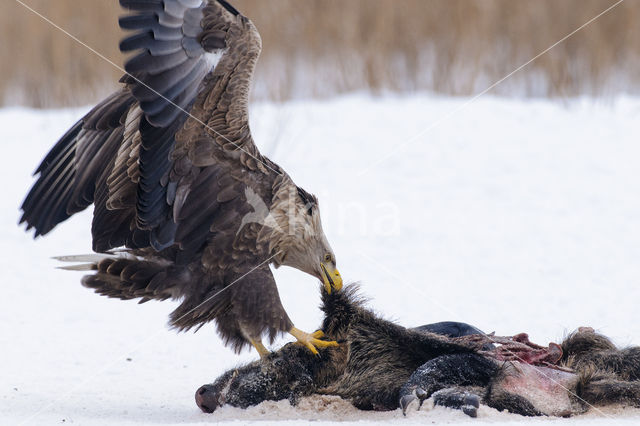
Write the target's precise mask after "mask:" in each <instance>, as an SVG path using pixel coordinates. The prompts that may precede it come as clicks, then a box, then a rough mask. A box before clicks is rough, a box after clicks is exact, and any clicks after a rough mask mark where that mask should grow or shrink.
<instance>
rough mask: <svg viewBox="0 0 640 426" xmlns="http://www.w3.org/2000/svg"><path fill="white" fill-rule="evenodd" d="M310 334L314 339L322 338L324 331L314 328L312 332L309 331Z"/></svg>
mask: <svg viewBox="0 0 640 426" xmlns="http://www.w3.org/2000/svg"><path fill="white" fill-rule="evenodd" d="M310 336H311V337H313V338H314V339H322V338H323V337H324V331H322V330H316V331H314V332H313V333H311V334H310Z"/></svg>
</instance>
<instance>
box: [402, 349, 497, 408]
mask: <svg viewBox="0 0 640 426" xmlns="http://www.w3.org/2000/svg"><path fill="white" fill-rule="evenodd" d="M498 371H499V366H498V363H497V362H495V361H494V360H491V359H489V358H485V357H483V356H480V355H477V354H453V355H443V356H440V357H438V358H435V359H432V360H431V361H428V362H426V363H424V364H422V365H421V366H420V367H419V368H418V369H417V370H416V371H415V372H414V373H413V374H412V375H411V377H409V380H407V382H406V383H405V384H404V385H403V386H402V388H400V408H402V412H403V414H405V415H406V413H407V409H408V408H409V406H410V405H412V404H413V403H414V402H416V401H417V402H418V409H419V408H420V406H421V405H422V402H423V401H424V400H425V399H427V398H429V397H430V396H432V395H433V394H434V393H435V392H437V391H439V390H441V389H445V388H451V387H460V386H479V387H486V386H488V385H489V383H490V382H491V380H492V379H493V377H495V375H496V374H497V373H498ZM469 402H472V401H471V400H470V401H469Z"/></svg>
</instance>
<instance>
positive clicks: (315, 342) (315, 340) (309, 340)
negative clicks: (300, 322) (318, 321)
mask: <svg viewBox="0 0 640 426" xmlns="http://www.w3.org/2000/svg"><path fill="white" fill-rule="evenodd" d="M289 334H291V335H292V336H293V337H295V338H296V340H297V341H298V343H299V344H301V345H303V346H305V347H306V348H307V349H309V351H311V353H312V354H314V355H318V350H317V349H316V347H318V348H335V347H338V346H339V345H338V342H336V341H330V340H320V337H324V332H323V331H322V330H317V331H315V332H314V333H311V334H309V333H305V332H304V331H302V330H299V329H297V328H295V327H292V328H291V330H289Z"/></svg>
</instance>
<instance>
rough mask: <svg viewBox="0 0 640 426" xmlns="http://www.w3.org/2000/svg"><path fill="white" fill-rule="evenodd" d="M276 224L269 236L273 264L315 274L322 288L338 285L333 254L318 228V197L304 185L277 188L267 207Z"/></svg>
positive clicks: (319, 227) (336, 288)
mask: <svg viewBox="0 0 640 426" xmlns="http://www.w3.org/2000/svg"><path fill="white" fill-rule="evenodd" d="M270 213H271V215H272V216H273V218H274V219H275V222H276V223H277V226H274V227H272V228H271V229H270V232H269V240H270V246H271V251H272V253H277V254H276V256H275V257H274V264H275V266H276V267H278V266H280V265H286V266H291V267H293V268H296V269H299V270H301V271H304V272H306V273H308V274H310V275H313V276H314V277H316V278H318V279H319V280H320V281H321V282H323V283H324V287H325V290H326V291H327V293H329V294H331V291H332V290H340V289H341V288H342V277H341V276H340V273H339V272H338V269H337V268H336V256H335V254H334V253H333V250H332V249H331V246H330V245H329V241H327V237H326V236H325V235H324V231H323V230H322V222H321V220H320V209H319V206H318V199H317V198H316V197H315V196H314V195H311V194H309V193H308V192H306V191H305V190H304V189H302V188H300V187H298V186H295V185H287V187H286V188H283V189H282V190H280V191H278V194H277V196H276V197H275V198H274V202H273V204H272V208H271V212H270Z"/></svg>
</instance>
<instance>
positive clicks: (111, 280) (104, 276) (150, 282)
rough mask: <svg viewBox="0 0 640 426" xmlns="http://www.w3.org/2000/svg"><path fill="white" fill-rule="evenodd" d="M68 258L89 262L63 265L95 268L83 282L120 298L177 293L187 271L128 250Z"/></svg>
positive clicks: (157, 297)
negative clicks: (138, 255) (140, 257)
mask: <svg viewBox="0 0 640 426" xmlns="http://www.w3.org/2000/svg"><path fill="white" fill-rule="evenodd" d="M57 259H58V260H61V261H65V262H76V263H77V262H88V263H81V264H75V265H71V266H64V267H62V269H67V270H73V271H89V270H92V271H95V274H93V275H85V276H84V277H83V278H82V285H84V286H85V287H87V288H91V289H93V290H94V291H95V292H96V293H98V294H101V295H103V296H107V297H112V298H116V299H121V300H131V299H140V302H139V303H144V302H148V301H149V300H152V299H155V300H165V299H169V298H171V297H176V296H177V295H176V289H177V288H179V287H180V284H181V283H184V282H185V279H188V277H186V276H185V274H188V272H186V271H185V270H184V269H182V268H176V267H174V266H170V265H167V264H166V263H164V262H162V261H153V260H140V259H138V258H136V257H135V256H131V255H128V254H118V255H86V256H63V257H58V258H57Z"/></svg>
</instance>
